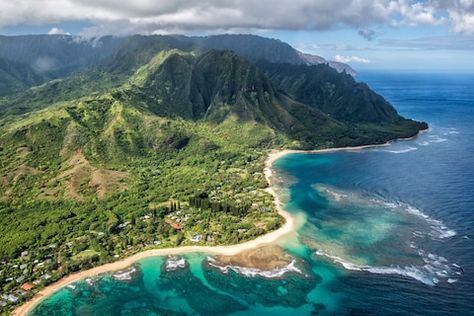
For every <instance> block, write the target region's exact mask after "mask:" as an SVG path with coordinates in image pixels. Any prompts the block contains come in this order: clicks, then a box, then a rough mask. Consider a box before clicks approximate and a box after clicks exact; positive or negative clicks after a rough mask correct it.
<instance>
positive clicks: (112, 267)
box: [11, 129, 429, 316]
mask: <svg viewBox="0 0 474 316" xmlns="http://www.w3.org/2000/svg"><path fill="white" fill-rule="evenodd" d="M427 131H429V129H426V130H421V131H419V132H418V133H417V134H416V135H414V136H412V137H408V138H399V139H395V140H391V141H388V142H386V143H383V144H374V145H362V146H353V147H336V148H327V149H315V150H293V149H275V150H272V151H270V153H269V154H268V156H267V158H266V160H265V164H264V170H263V173H264V175H265V179H266V180H267V182H268V188H266V191H267V192H268V193H270V194H271V195H272V196H273V200H274V203H275V207H276V209H277V212H278V214H279V215H280V216H282V217H283V218H284V220H285V223H284V224H283V226H281V227H280V228H278V229H277V230H274V231H272V232H269V233H268V234H265V235H262V236H259V237H257V238H256V239H253V240H250V241H246V242H244V243H241V244H236V245H228V246H182V247H174V248H163V249H151V250H146V251H142V252H139V253H137V254H135V255H132V256H130V257H128V258H125V259H122V260H119V261H115V262H111V263H107V264H103V265H100V266H97V267H94V268H91V269H89V270H85V271H80V272H76V273H72V274H69V275H67V276H65V277H63V278H61V279H59V280H58V281H56V282H54V283H52V284H50V285H48V286H46V287H44V288H43V289H41V290H40V291H39V292H38V293H36V294H35V295H34V296H33V298H32V299H30V300H28V301H26V302H25V303H24V304H23V305H21V306H19V307H18V308H16V309H14V310H13V311H12V314H11V315H12V316H23V315H27V314H28V312H30V311H31V310H32V309H33V308H35V307H36V306H37V305H38V304H39V303H41V302H42V301H43V299H45V298H47V297H48V296H50V295H52V294H54V293H55V292H56V291H58V290H59V289H61V288H63V287H65V286H67V285H69V284H71V283H74V282H77V281H79V280H81V279H85V278H90V277H94V276H97V275H99V274H103V273H107V272H114V271H118V270H123V269H126V268H128V267H130V266H131V265H133V264H135V263H136V262H137V261H139V260H142V259H145V258H148V257H155V256H168V255H179V254H186V253H193V252H203V253H209V254H214V255H224V256H232V255H235V254H238V253H240V252H243V251H245V250H249V249H255V248H258V247H260V246H263V245H267V244H271V243H273V242H275V241H277V240H278V239H280V238H282V237H284V236H285V235H287V234H289V233H291V232H292V231H293V230H294V228H295V219H294V218H293V217H292V216H291V214H290V213H289V212H287V211H286V210H285V209H284V208H283V204H282V202H281V200H280V198H279V196H278V194H277V193H276V191H275V189H274V185H273V184H272V175H273V170H272V165H273V163H274V162H275V161H276V160H278V159H280V158H282V157H283V156H285V155H288V154H295V153H300V154H324V153H332V152H338V151H358V150H363V149H369V148H376V147H382V146H389V145H390V144H392V143H393V142H396V141H406V140H411V139H414V138H416V137H418V136H419V134H420V133H423V132H427Z"/></svg>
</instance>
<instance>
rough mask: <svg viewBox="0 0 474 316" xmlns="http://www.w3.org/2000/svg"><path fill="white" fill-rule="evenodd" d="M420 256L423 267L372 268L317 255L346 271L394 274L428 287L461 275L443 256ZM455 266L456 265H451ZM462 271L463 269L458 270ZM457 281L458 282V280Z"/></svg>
mask: <svg viewBox="0 0 474 316" xmlns="http://www.w3.org/2000/svg"><path fill="white" fill-rule="evenodd" d="M418 253H419V255H420V256H421V257H422V259H423V261H424V263H425V264H424V265H423V266H415V265H410V266H395V265H394V266H370V265H358V264H355V263H352V262H349V261H346V260H344V259H342V258H340V257H338V256H333V255H329V254H327V253H324V252H322V251H320V250H318V251H316V255H318V256H324V257H327V258H329V259H331V260H332V261H333V262H335V263H338V264H340V265H342V266H343V267H344V268H345V269H346V270H351V271H365V272H369V273H375V274H394V275H401V276H405V277H409V278H412V279H415V280H417V281H419V282H422V283H424V284H426V285H430V286H434V285H436V284H438V283H439V279H440V278H443V279H447V282H449V283H454V282H455V281H454V282H452V281H451V282H450V280H453V279H452V278H450V277H451V276H453V275H459V274H458V273H457V271H455V269H452V268H451V267H450V264H449V263H448V260H447V259H446V258H444V257H442V256H438V255H435V254H432V253H428V254H425V252H424V251H423V250H419V252H418ZM451 266H454V265H451ZM458 267H459V266H458ZM458 269H462V268H460V267H459V268H457V269H456V270H458ZM456 281H457V280H456Z"/></svg>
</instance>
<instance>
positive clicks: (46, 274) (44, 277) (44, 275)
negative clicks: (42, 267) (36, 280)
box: [41, 273, 51, 280]
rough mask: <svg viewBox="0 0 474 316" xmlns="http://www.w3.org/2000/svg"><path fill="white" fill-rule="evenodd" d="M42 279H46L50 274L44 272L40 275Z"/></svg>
mask: <svg viewBox="0 0 474 316" xmlns="http://www.w3.org/2000/svg"><path fill="white" fill-rule="evenodd" d="M41 277H42V278H43V279H44V280H48V279H50V278H51V275H49V274H48V273H45V274H43V275H42V276H41Z"/></svg>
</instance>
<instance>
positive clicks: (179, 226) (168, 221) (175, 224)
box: [165, 219, 183, 230]
mask: <svg viewBox="0 0 474 316" xmlns="http://www.w3.org/2000/svg"><path fill="white" fill-rule="evenodd" d="M165 222H166V223H167V224H169V225H170V226H171V227H173V229H174V230H182V229H183V226H181V225H180V224H177V223H173V222H172V221H171V220H168V219H166V220H165Z"/></svg>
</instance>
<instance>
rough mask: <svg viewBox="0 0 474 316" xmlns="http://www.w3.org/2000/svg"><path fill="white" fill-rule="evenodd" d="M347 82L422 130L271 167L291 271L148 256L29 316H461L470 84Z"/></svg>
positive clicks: (471, 154)
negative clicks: (286, 224)
mask: <svg viewBox="0 0 474 316" xmlns="http://www.w3.org/2000/svg"><path fill="white" fill-rule="evenodd" d="M358 80H362V81H365V82H367V83H368V84H369V85H370V86H371V87H372V88H373V89H374V90H376V91H377V92H378V93H380V94H381V95H383V96H384V97H385V98H386V99H387V100H389V101H390V102H391V103H392V104H393V105H394V106H395V107H396V108H397V110H398V111H399V112H400V113H401V114H402V115H404V116H406V117H410V118H414V119H417V120H423V121H426V122H428V123H429V125H430V130H429V131H428V132H426V133H423V134H421V135H420V136H419V137H417V138H416V139H413V140H408V141H398V142H395V143H393V144H392V145H390V146H385V147H377V148H372V149H367V150H361V151H352V152H337V153H330V154H291V155H287V156H284V157H283V158H281V159H279V160H278V161H276V162H275V164H274V170H275V172H276V177H275V178H276V182H277V183H278V185H279V192H280V194H281V196H282V197H283V198H284V200H285V208H286V209H287V210H288V211H290V212H292V213H293V215H294V216H295V217H296V218H297V219H298V223H299V228H298V230H297V232H295V233H294V234H293V235H292V236H290V237H289V238H287V239H286V240H284V241H282V242H280V245H281V246H282V247H283V248H285V249H286V251H288V252H289V253H290V254H291V255H292V256H293V257H294V258H296V259H298V264H299V266H298V267H297V268H292V267H289V268H288V269H287V270H288V272H287V273H286V274H283V277H281V276H278V277H275V275H279V274H278V271H273V272H272V273H273V274H272V273H265V272H264V271H244V270H242V269H240V270H239V269H238V268H235V267H234V268H235V269H229V270H228V271H227V273H223V272H222V271H221V270H220V269H217V268H215V267H213V266H212V265H210V264H209V262H210V261H209V258H208V256H207V255H206V254H191V255H186V256H183V257H182V258H172V259H170V258H160V257H156V258H148V259H145V260H142V261H140V262H139V263H138V264H136V265H135V266H134V269H136V270H135V272H134V273H132V275H133V277H132V279H131V280H126V281H123V280H117V276H116V277H115V278H114V277H113V275H112V274H106V275H104V276H101V277H98V278H95V279H92V280H84V281H80V282H77V283H76V284H74V285H72V286H69V287H66V288H64V289H62V290H59V291H58V292H56V293H55V294H54V295H53V296H51V297H49V298H47V299H46V300H44V301H43V303H42V304H40V305H39V306H38V307H37V308H36V309H35V310H34V311H33V312H32V313H31V315H185V314H187V315H199V314H200V315H229V314H232V315H299V316H301V315H474V75H466V74H460V75H459V74H446V73H445V74H416V73H376V72H373V73H369V72H367V73H362V74H360V75H359V77H358ZM182 259H184V260H182ZM243 272H244V273H243Z"/></svg>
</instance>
